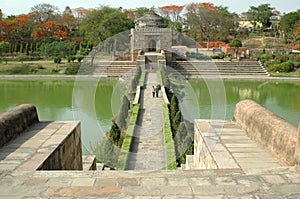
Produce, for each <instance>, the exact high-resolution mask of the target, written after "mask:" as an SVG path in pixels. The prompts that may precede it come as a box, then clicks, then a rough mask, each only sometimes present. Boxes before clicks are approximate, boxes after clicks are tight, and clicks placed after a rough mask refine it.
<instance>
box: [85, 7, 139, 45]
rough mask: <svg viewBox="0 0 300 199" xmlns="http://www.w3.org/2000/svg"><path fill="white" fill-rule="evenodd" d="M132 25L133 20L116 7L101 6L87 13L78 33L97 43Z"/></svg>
mask: <svg viewBox="0 0 300 199" xmlns="http://www.w3.org/2000/svg"><path fill="white" fill-rule="evenodd" d="M133 27H134V22H133V20H131V19H129V18H128V17H126V15H125V14H124V13H123V12H122V11H121V10H120V9H117V8H110V7H108V6H102V7H101V8H100V9H98V10H94V11H91V12H90V13H88V14H87V15H86V16H85V17H84V18H83V19H82V21H81V23H80V34H81V35H82V36H83V37H84V38H85V39H86V40H88V41H91V42H92V43H93V44H95V45H97V44H98V43H100V42H103V41H104V40H106V39H107V38H109V37H112V36H113V35H116V34H118V33H120V32H123V31H125V30H129V29H130V28H133Z"/></svg>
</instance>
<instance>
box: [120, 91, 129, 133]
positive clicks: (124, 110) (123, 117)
mask: <svg viewBox="0 0 300 199" xmlns="http://www.w3.org/2000/svg"><path fill="white" fill-rule="evenodd" d="M129 108H130V102H129V100H128V98H127V97H126V96H123V99H122V105H121V109H120V112H119V114H118V116H117V123H118V125H119V126H120V127H121V128H122V129H123V130H124V129H126V128H127V118H128V111H129Z"/></svg>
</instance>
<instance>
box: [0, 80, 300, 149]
mask: <svg viewBox="0 0 300 199" xmlns="http://www.w3.org/2000/svg"><path fill="white" fill-rule="evenodd" d="M188 84H189V86H190V88H189V89H187V90H185V92H186V93H187V95H186V96H188V95H190V96H193V97H192V98H189V99H188V98H186V99H187V100H186V102H187V103H185V104H184V103H183V104H182V108H183V109H184V110H185V112H186V114H191V113H192V112H194V114H191V120H193V119H194V118H203V119H204V118H205V119H210V118H211V119H232V116H233V111H234V108H235V104H236V103H237V102H239V101H240V100H242V99H253V100H255V101H257V102H258V103H260V104H261V105H263V106H264V107H266V108H267V109H269V110H271V111H273V112H275V113H276V114H278V115H279V116H281V117H283V118H285V119H286V120H288V121H289V122H291V123H292V124H294V125H298V122H299V119H300V92H299V91H300V90H299V88H300V82H296V83H291V82H264V81H224V82H204V81H200V80H190V81H188ZM118 85H120V84H117V81H116V80H109V79H100V80H82V81H74V80H64V79H59V80H0V112H5V111H7V110H9V109H10V108H12V107H15V106H17V105H19V104H23V103H30V104H34V105H35V106H36V107H37V110H38V114H39V118H40V120H80V121H81V129H82V141H83V151H84V153H89V152H90V151H91V150H92V148H93V146H94V145H95V144H96V143H97V142H98V141H99V139H101V137H102V136H103V134H104V133H105V132H106V131H107V130H109V128H110V125H111V120H112V118H113V117H114V115H115V113H117V111H118V109H119V104H120V103H121V97H120V92H121V91H122V90H124V89H123V88H119V89H117V87H118ZM149 92H150V91H149ZM188 93H189V94H188Z"/></svg>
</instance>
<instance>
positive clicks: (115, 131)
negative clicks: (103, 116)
mask: <svg viewBox="0 0 300 199" xmlns="http://www.w3.org/2000/svg"><path fill="white" fill-rule="evenodd" d="M120 138H121V129H120V128H119V126H118V125H117V123H116V122H115V121H113V124H112V126H111V129H110V131H109V133H108V139H109V140H110V141H111V142H112V143H113V144H114V145H116V146H119V147H120V145H121V140H120Z"/></svg>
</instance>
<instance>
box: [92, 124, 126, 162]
mask: <svg viewBox="0 0 300 199" xmlns="http://www.w3.org/2000/svg"><path fill="white" fill-rule="evenodd" d="M105 135H106V136H105V137H103V138H102V140H101V141H100V142H99V144H98V145H97V146H96V148H95V150H94V154H95V155H96V157H97V160H98V161H100V162H102V163H104V164H105V165H106V166H108V167H110V168H115V167H116V165H117V161H118V157H119V154H120V147H121V146H122V143H123V140H124V133H123V132H122V131H121V129H120V128H119V126H118V125H117V124H116V123H115V121H112V126H111V129H110V131H108V132H106V134H105Z"/></svg>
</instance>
